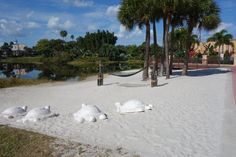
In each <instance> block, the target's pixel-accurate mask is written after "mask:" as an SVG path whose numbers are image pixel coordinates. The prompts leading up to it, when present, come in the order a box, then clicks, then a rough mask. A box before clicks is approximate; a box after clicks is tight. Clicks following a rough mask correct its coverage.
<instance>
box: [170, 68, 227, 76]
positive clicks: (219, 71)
mask: <svg viewBox="0 0 236 157" xmlns="http://www.w3.org/2000/svg"><path fill="white" fill-rule="evenodd" d="M229 72H231V70H230V69H215V68H211V69H198V70H192V71H188V76H190V77H201V76H209V75H216V74H224V73H229ZM173 75H177V76H178V75H182V72H181V71H175V72H173Z"/></svg>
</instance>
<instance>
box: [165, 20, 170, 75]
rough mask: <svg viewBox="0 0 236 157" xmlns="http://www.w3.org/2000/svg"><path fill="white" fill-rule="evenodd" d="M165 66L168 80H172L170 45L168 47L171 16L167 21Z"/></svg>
mask: <svg viewBox="0 0 236 157" xmlns="http://www.w3.org/2000/svg"><path fill="white" fill-rule="evenodd" d="M165 20H166V21H167V22H166V25H165V49H164V50H165V65H166V79H169V78H170V71H169V70H170V69H169V68H170V67H169V45H168V33H169V25H170V16H169V15H168V17H167V18H166V19H165Z"/></svg>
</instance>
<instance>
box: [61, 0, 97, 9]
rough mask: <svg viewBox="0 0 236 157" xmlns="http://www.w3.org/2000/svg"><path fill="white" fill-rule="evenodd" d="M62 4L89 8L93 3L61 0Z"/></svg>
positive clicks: (82, 0)
mask: <svg viewBox="0 0 236 157" xmlns="http://www.w3.org/2000/svg"><path fill="white" fill-rule="evenodd" d="M63 2H64V3H67V4H70V5H73V6H75V7H78V8H80V7H90V6H93V4H94V2H93V1H91V0H63Z"/></svg>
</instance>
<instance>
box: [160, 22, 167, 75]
mask: <svg viewBox="0 0 236 157" xmlns="http://www.w3.org/2000/svg"><path fill="white" fill-rule="evenodd" d="M165 25H166V18H163V29H164V30H163V36H162V43H163V49H164V52H163V53H162V54H161V65H160V76H164V73H165V46H166V45H165Z"/></svg>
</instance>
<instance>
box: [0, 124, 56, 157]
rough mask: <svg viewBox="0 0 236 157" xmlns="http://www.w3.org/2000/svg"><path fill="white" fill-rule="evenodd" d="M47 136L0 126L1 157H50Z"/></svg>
mask: <svg viewBox="0 0 236 157" xmlns="http://www.w3.org/2000/svg"><path fill="white" fill-rule="evenodd" d="M53 140H54V139H53V138H52V137H49V136H45V135H41V134H37V133H33V132H29V131H24V130H20V129H15V128H10V127H7V126H1V125H0V156H1V157H30V156H37V157H45V156H47V157H51V156H53V155H52V150H51V149H50V143H51V142H52V141H53Z"/></svg>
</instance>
